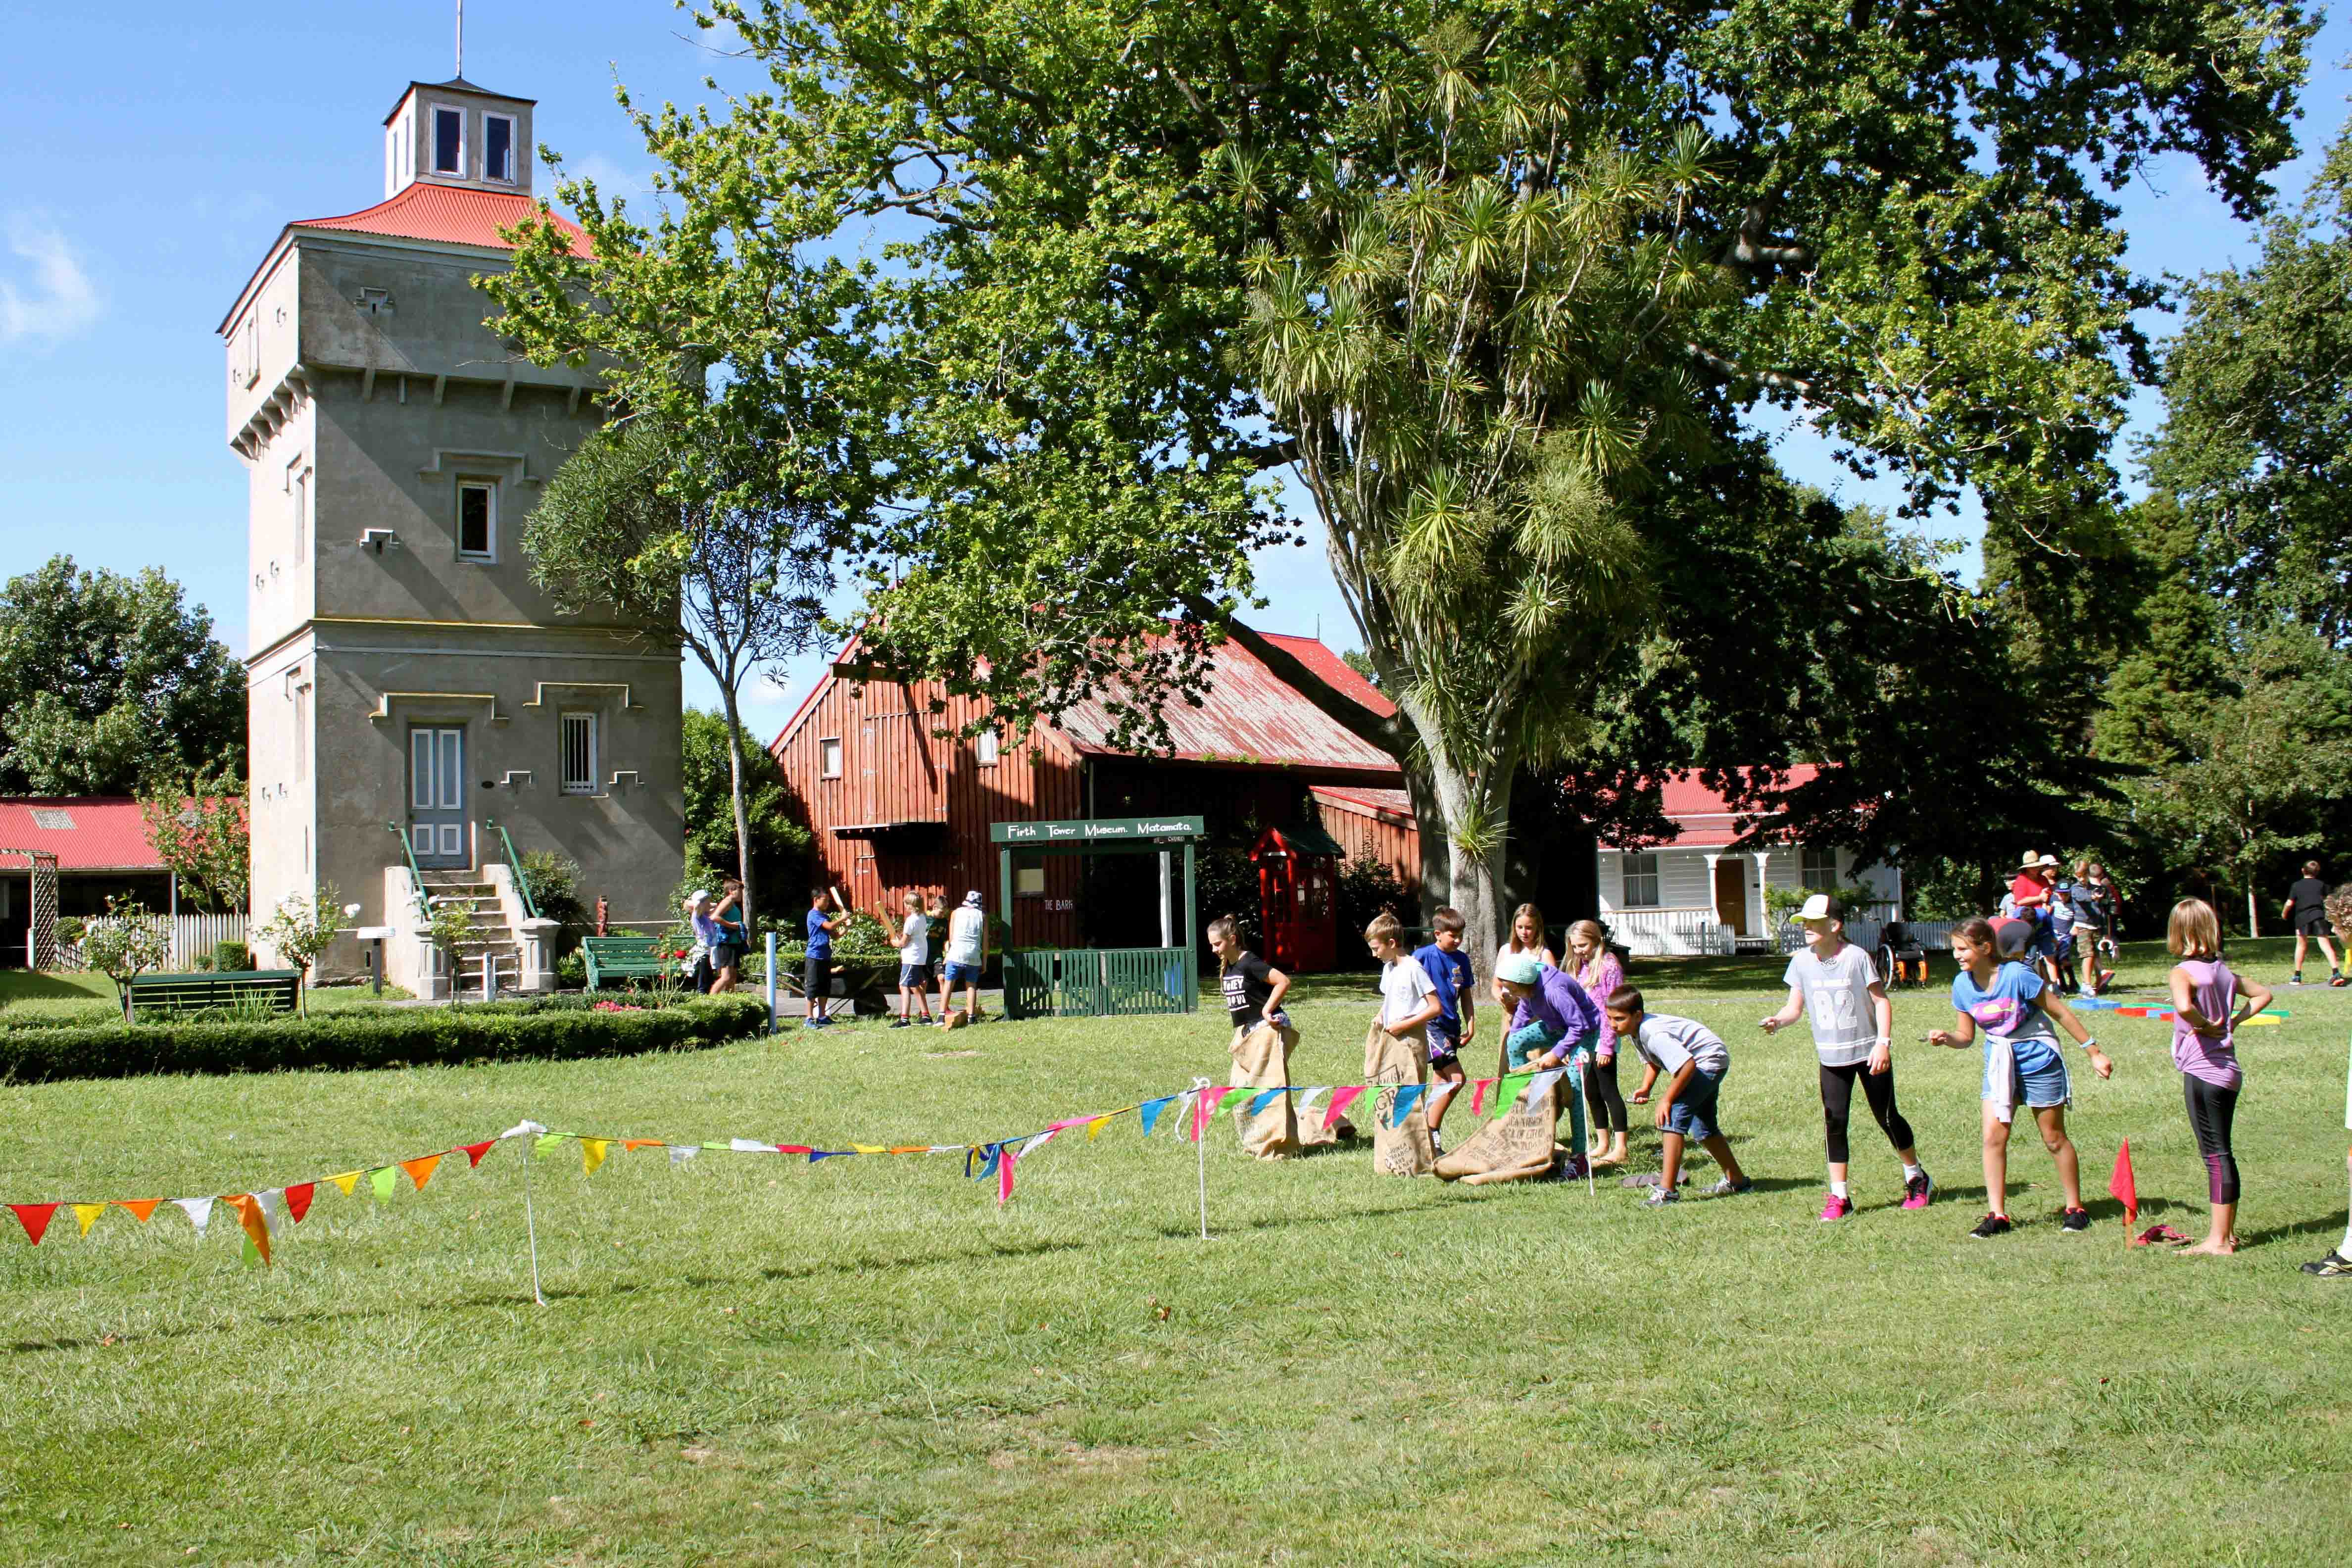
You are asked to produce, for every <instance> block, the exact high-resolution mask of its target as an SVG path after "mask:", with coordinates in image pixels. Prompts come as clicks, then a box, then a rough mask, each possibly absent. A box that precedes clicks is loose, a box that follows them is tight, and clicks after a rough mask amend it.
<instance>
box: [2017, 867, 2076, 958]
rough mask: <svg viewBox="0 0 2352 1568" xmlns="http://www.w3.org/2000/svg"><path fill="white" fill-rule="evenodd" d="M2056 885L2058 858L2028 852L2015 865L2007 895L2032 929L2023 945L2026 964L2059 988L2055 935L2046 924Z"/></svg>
mask: <svg viewBox="0 0 2352 1568" xmlns="http://www.w3.org/2000/svg"><path fill="white" fill-rule="evenodd" d="M2057 885H2058V857H2057V856H2055V855H2052V854H2048V853H2046V852H2042V851H2039V850H2033V849H2029V850H2027V851H2026V852H2025V854H2024V856H2023V858H2021V859H2020V860H2019V862H2018V866H2017V874H2016V875H2015V876H2014V877H2011V879H2009V896H2010V900H2011V903H2012V904H2014V905H2015V906H2016V909H2017V918H2018V919H2019V920H2021V921H2026V922H2028V923H2029V924H2030V925H2031V926H2032V940H2031V941H2029V942H2027V943H2026V945H2025V956H2026V961H2027V962H2028V963H2030V964H2031V965H2032V967H2033V968H2035V969H2037V970H2039V971H2040V972H2041V974H2042V978H2043V979H2045V980H2047V981H2049V982H2050V984H2053V985H2060V986H2063V984H2065V977H2064V976H2063V975H2062V974H2060V973H2058V934H2057V932H2056V931H2054V930H2053V929H2052V927H2051V924H2050V894H2051V889H2053V888H2055V887H2056V886H2057Z"/></svg>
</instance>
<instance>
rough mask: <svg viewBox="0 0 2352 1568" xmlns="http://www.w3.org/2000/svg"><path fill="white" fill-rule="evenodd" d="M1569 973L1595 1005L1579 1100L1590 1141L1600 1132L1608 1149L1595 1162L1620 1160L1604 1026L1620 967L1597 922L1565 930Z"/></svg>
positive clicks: (1620, 1119) (1611, 1047)
mask: <svg viewBox="0 0 2352 1568" xmlns="http://www.w3.org/2000/svg"><path fill="white" fill-rule="evenodd" d="M1568 961H1569V973H1570V975H1571V976H1573V978H1574V979H1575V981H1576V983H1577V984H1579V985H1580V986H1582V987H1583V988H1584V994H1585V995H1587V996H1589V997H1591V999H1592V1000H1593V1001H1594V1002H1595V1003H1597V1004H1600V1005H1601V1030H1600V1034H1599V1035H1598V1037H1596V1038H1595V1039H1594V1041H1593V1044H1592V1055H1591V1058H1588V1059H1587V1060H1586V1062H1585V1064H1584V1103H1585V1105H1586V1106H1587V1107H1588V1108H1590V1110H1591V1113H1592V1131H1593V1135H1594V1137H1595V1138H1596V1140H1597V1139H1598V1138H1599V1136H1600V1135H1601V1133H1603V1132H1605V1133H1607V1134H1608V1135H1609V1144H1608V1147H1606V1148H1604V1149H1600V1150H1597V1151H1595V1152H1594V1153H1593V1156H1592V1163H1594V1164H1595V1165H1622V1164H1623V1163H1625V1131H1626V1129H1627V1127H1628V1126H1629V1125H1630V1123H1629V1121H1627V1119H1626V1115H1625V1095H1624V1091H1623V1090H1622V1089H1619V1088H1618V1087H1617V1031H1616V1030H1615V1029H1613V1028H1612V1027H1611V1026H1610V1024H1609V1011H1608V1006H1607V1004H1608V1001H1609V998H1610V997H1612V996H1614V995H1615V994H1617V993H1618V992H1619V991H1620V990H1622V988H1623V986H1624V984H1625V966H1624V965H1623V964H1622V963H1618V962H1617V955H1616V954H1615V953H1613V952H1610V951H1609V942H1608V938H1607V936H1606V935H1605V934H1604V933H1603V932H1602V931H1601V922H1600V921H1577V922H1576V923H1575V924H1574V925H1572V926H1570V927H1569V928H1568Z"/></svg>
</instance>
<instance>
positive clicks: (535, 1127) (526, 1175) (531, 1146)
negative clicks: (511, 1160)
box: [499, 1121, 547, 1307]
mask: <svg viewBox="0 0 2352 1568" xmlns="http://www.w3.org/2000/svg"><path fill="white" fill-rule="evenodd" d="M544 1131H547V1129H546V1128H544V1127H541V1125H540V1124H539V1123H538V1122H536V1121H518V1122H516V1123H515V1124H514V1125H513V1126H512V1127H509V1128H508V1129H507V1130H506V1131H504V1132H501V1133H499V1137H500V1138H501V1139H505V1138H521V1139H524V1140H526V1142H524V1144H523V1146H522V1226H523V1230H524V1232H525V1234H527V1235H528V1236H529V1237H530V1299H531V1300H534V1301H536V1302H538V1303H539V1304H540V1305H541V1306H542V1307H544V1306H546V1305H547V1298H546V1297H545V1296H543V1295H541V1293H540V1289H539V1220H538V1218H537V1216H536V1215H533V1214H532V1213H531V1208H530V1163H531V1161H532V1159H533V1158H535V1157H536V1155H537V1152H538V1142H539V1135H540V1134H541V1133H542V1132H544Z"/></svg>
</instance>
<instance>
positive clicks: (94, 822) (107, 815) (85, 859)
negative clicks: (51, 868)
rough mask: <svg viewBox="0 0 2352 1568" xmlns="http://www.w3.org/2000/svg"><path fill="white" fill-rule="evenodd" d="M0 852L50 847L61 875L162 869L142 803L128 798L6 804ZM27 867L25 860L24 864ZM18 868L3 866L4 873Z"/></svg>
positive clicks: (31, 799)
mask: <svg viewBox="0 0 2352 1568" xmlns="http://www.w3.org/2000/svg"><path fill="white" fill-rule="evenodd" d="M0 849H46V850H47V851H48V852H49V853H50V854H52V855H55V856H56V857H57V858H58V870H60V871H161V870H163V860H162V859H161V858H158V857H157V855H156V854H155V847H154V845H153V844H152V843H151V842H149V840H148V837H147V824H146V821H145V820H144V819H143V818H142V817H141V816H140V815H139V803H138V802H137V801H135V800H132V799H131V798H130V797H129V796H127V795H29V796H26V795H19V796H16V797H13V798H10V799H5V800H0ZM19 864H20V865H21V862H19ZM16 868H17V867H16V866H11V865H7V864H5V862H0V870H15V869H16Z"/></svg>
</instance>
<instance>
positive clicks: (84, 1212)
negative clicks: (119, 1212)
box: [73, 1204, 106, 1236]
mask: <svg viewBox="0 0 2352 1568" xmlns="http://www.w3.org/2000/svg"><path fill="white" fill-rule="evenodd" d="M73 1212H74V1218H76V1219H78V1220H79V1221H81V1233H82V1234H83V1235H84V1236H88V1235H89V1227H90V1226H93V1225H96V1224H97V1223H98V1216H99V1215H102V1214H104V1213H105V1212H106V1205H104V1204H76V1205H74V1206H73Z"/></svg>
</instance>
